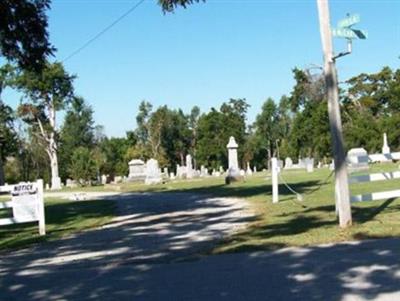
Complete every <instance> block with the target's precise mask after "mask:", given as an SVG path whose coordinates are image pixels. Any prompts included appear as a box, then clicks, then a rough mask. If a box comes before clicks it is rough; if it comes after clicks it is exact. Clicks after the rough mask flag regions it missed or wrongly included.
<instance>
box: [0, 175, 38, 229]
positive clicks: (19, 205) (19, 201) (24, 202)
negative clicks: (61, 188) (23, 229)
mask: <svg viewBox="0 0 400 301" xmlns="http://www.w3.org/2000/svg"><path fill="white" fill-rule="evenodd" d="M0 192H6V193H9V194H11V201H1V200H0V210H4V209H10V208H11V209H12V211H13V217H10V218H2V219H0V226H5V225H12V224H19V223H29V222H38V224H39V234H40V235H45V234H46V227H45V214H44V200H43V180H38V181H36V182H34V183H19V184H15V185H6V186H0Z"/></svg>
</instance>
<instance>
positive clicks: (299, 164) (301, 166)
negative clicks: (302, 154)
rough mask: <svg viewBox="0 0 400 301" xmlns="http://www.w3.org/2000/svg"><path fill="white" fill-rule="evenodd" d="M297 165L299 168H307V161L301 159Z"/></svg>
mask: <svg viewBox="0 0 400 301" xmlns="http://www.w3.org/2000/svg"><path fill="white" fill-rule="evenodd" d="M297 165H298V168H306V166H307V163H306V160H305V159H303V158H299V163H297Z"/></svg>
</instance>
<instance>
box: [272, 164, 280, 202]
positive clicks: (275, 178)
mask: <svg viewBox="0 0 400 301" xmlns="http://www.w3.org/2000/svg"><path fill="white" fill-rule="evenodd" d="M271 169H272V171H271V176H272V203H278V201H279V190H278V159H277V158H271Z"/></svg>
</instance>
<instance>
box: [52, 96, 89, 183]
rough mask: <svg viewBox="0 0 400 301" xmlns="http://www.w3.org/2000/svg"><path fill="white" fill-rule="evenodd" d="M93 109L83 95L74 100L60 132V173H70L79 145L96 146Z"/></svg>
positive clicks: (65, 174)
mask: <svg viewBox="0 0 400 301" xmlns="http://www.w3.org/2000/svg"><path fill="white" fill-rule="evenodd" d="M94 135H95V133H94V120H93V109H92V108H91V107H90V106H89V105H87V104H86V103H85V100H84V99H83V98H81V97H76V98H74V99H73V100H72V102H71V106H70V108H69V109H68V111H67V113H66V115H65V119H64V123H63V126H62V128H61V132H60V145H59V149H60V158H61V164H60V174H61V176H62V178H66V176H67V175H68V166H69V164H70V162H71V157H72V153H73V152H74V150H75V149H76V148H78V147H80V146H81V147H86V148H88V149H92V148H93V146H94V143H95V141H94Z"/></svg>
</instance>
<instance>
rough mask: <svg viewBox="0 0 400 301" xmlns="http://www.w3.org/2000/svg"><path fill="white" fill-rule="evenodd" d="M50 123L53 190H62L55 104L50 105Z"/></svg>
mask: <svg viewBox="0 0 400 301" xmlns="http://www.w3.org/2000/svg"><path fill="white" fill-rule="evenodd" d="M49 121H50V126H51V133H50V135H49V148H48V154H49V157H50V168H51V189H52V190H56V189H61V180H60V177H59V173H58V158H57V143H56V140H55V131H56V110H55V108H54V105H53V102H50V105H49Z"/></svg>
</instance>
